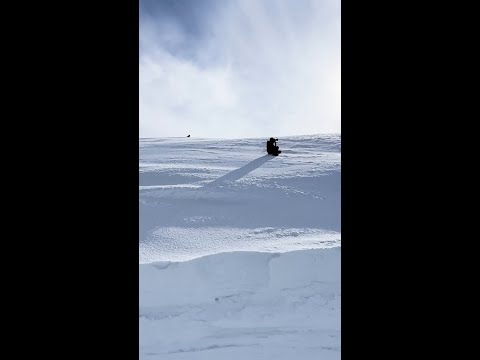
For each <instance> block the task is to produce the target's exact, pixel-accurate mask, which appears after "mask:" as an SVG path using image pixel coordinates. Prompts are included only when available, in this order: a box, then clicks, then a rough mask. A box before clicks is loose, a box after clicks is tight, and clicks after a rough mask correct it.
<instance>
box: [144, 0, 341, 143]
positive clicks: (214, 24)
mask: <svg viewBox="0 0 480 360" xmlns="http://www.w3.org/2000/svg"><path fill="white" fill-rule="evenodd" d="M340 45H341V44H340V0H140V53H139V56H140V59H139V63H140V69H139V71H140V95H139V96H140V98H139V101H140V104H139V105H140V114H139V115H140V137H171V136H186V135H188V134H190V135H191V136H192V137H210V138H246V137H270V136H286V135H310V134H318V133H340V132H341V126H340V125H341V119H340V118H341V112H340V104H341V102H340V100H341V89H340V83H341V74H340V69H341V56H340V55H341V53H340Z"/></svg>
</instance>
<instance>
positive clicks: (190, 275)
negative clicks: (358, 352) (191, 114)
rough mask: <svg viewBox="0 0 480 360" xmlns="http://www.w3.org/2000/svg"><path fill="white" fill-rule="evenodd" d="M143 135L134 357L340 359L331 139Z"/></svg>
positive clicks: (335, 157)
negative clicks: (275, 152) (270, 142)
mask: <svg viewBox="0 0 480 360" xmlns="http://www.w3.org/2000/svg"><path fill="white" fill-rule="evenodd" d="M266 140H267V139H238V140H225V139H196V138H194V137H191V138H160V139H140V164H139V176H140V178H139V180H140V189H139V207H140V229H139V238H140V240H139V250H140V254H139V262H140V265H139V266H140V293H139V300H140V308H139V322H140V323H139V324H140V349H139V352H140V359H214V360H215V359H249V360H251V359H293V358H295V359H340V309H341V306H340V305H341V301H340V299H341V287H340V263H341V262H340V259H341V247H340V245H341V244H340V242H341V236H340V235H341V233H340V231H341V230H340V225H341V223H340V199H341V198H340V189H341V184H340V177H341V166H340V164H341V151H340V144H341V140H340V135H339V134H332V135H310V136H291V137H286V138H280V139H279V141H278V145H279V146H280V149H281V150H282V153H281V154H280V155H279V156H278V157H274V156H271V155H267V154H266V151H265V143H266Z"/></svg>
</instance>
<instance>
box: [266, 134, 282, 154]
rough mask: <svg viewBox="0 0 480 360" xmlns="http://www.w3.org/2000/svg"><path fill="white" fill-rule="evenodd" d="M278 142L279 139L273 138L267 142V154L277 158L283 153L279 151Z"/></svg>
mask: <svg viewBox="0 0 480 360" xmlns="http://www.w3.org/2000/svg"><path fill="white" fill-rule="evenodd" d="M277 141H278V139H275V138H273V137H271V138H270V140H268V141H267V153H269V154H270V155H273V156H277V155H278V154H280V153H281V151H280V150H278V146H277Z"/></svg>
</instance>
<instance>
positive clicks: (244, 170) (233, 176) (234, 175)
mask: <svg viewBox="0 0 480 360" xmlns="http://www.w3.org/2000/svg"><path fill="white" fill-rule="evenodd" d="M272 159H274V156H271V155H264V156H262V157H259V158H258V159H255V160H253V161H251V162H249V163H248V164H247V165H244V166H242V167H241V168H239V169H237V170H233V171H230V172H229V173H228V174H225V175H223V176H222V177H219V178H218V179H216V180H213V181H212V182H209V183H208V184H206V185H205V186H204V187H213V186H217V185H220V184H222V183H224V182H226V181H235V180H238V179H241V178H242V177H244V176H245V175H247V174H248V173H251V172H252V171H253V170H255V169H257V168H259V167H260V166H262V165H263V164H265V163H266V162H267V161H269V160H272Z"/></svg>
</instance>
